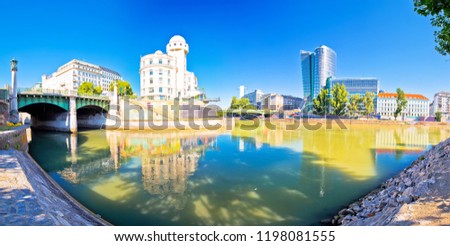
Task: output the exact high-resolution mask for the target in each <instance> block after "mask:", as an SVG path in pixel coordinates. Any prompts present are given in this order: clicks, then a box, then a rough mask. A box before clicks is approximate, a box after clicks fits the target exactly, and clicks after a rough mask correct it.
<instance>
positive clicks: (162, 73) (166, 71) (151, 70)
mask: <svg viewBox="0 0 450 246" xmlns="http://www.w3.org/2000/svg"><path fill="white" fill-rule="evenodd" d="M155 72H156V71H154V70H153V69H150V70H149V71H148V75H149V76H150V75H154V74H155ZM164 74H167V76H170V74H171V73H170V70H169V69H167V70H165V69H158V75H164ZM145 75H146V73H145V71H142V76H144V77H145Z"/></svg>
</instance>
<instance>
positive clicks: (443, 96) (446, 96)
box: [430, 91, 450, 118]
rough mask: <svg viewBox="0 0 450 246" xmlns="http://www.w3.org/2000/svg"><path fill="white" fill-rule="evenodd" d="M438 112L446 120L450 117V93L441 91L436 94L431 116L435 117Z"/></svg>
mask: <svg viewBox="0 0 450 246" xmlns="http://www.w3.org/2000/svg"><path fill="white" fill-rule="evenodd" d="M436 112H441V113H442V116H443V117H444V118H449V117H450V92H443V91H441V92H438V93H436V94H434V100H433V103H432V104H431V108H430V114H431V115H432V116H435V114H436Z"/></svg>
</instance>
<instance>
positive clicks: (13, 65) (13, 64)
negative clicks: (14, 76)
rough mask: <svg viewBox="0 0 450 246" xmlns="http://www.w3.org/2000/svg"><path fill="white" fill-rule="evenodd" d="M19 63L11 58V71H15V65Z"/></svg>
mask: <svg viewBox="0 0 450 246" xmlns="http://www.w3.org/2000/svg"><path fill="white" fill-rule="evenodd" d="M18 63H19V61H18V60H16V59H15V58H13V59H12V60H11V71H17V64H18Z"/></svg>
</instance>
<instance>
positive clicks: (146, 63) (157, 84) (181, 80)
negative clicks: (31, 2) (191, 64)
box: [139, 35, 200, 100]
mask: <svg viewBox="0 0 450 246" xmlns="http://www.w3.org/2000/svg"><path fill="white" fill-rule="evenodd" d="M166 52H167V54H164V53H163V52H162V51H160V50H158V51H156V52H155V53H153V54H148V55H146V56H142V57H141V66H140V70H139V72H140V75H141V96H142V97H145V98H147V99H150V100H173V99H175V98H191V97H195V96H197V95H199V94H200V92H199V91H198V90H197V86H198V84H197V77H195V75H194V73H192V72H189V71H187V62H186V55H187V54H188V53H189V45H188V44H187V43H186V40H184V38H183V37H181V36H179V35H175V36H173V37H172V38H171V39H170V41H169V43H168V44H167V46H166Z"/></svg>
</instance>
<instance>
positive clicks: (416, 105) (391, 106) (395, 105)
mask: <svg viewBox="0 0 450 246" xmlns="http://www.w3.org/2000/svg"><path fill="white" fill-rule="evenodd" d="M378 104H379V105H380V107H384V108H396V107H397V104H396V103H378ZM407 107H416V108H423V109H426V108H427V107H428V105H427V104H409V103H408V104H407Z"/></svg>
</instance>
